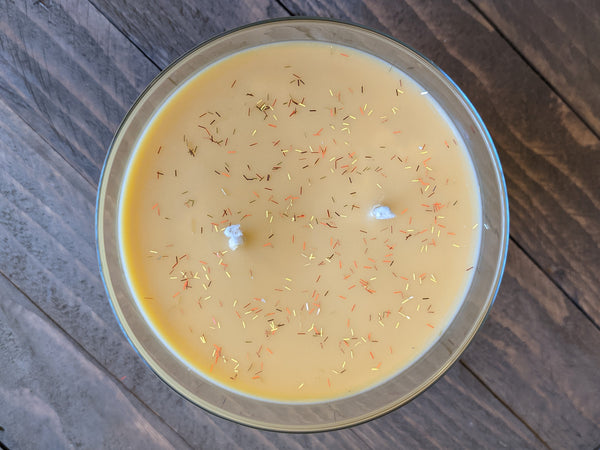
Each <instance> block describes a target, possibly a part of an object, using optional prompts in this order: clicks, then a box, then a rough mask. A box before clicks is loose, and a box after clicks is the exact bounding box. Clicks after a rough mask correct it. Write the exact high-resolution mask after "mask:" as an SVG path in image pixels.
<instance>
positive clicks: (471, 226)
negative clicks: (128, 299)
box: [119, 41, 481, 402]
mask: <svg viewBox="0 0 600 450" xmlns="http://www.w3.org/2000/svg"><path fill="white" fill-rule="evenodd" d="M480 222H481V205H480V198H479V187H478V184H477V180H476V177H475V174H474V169H473V166H472V163H471V161H470V159H469V157H468V154H467V151H466V148H465V144H464V142H463V140H462V139H461V137H460V134H459V133H458V132H457V130H456V129H455V128H454V126H453V124H452V121H451V120H450V119H449V118H448V117H447V115H446V114H445V113H444V112H443V111H442V109H441V108H440V107H439V106H438V104H437V103H436V101H435V100H434V99H432V98H431V96H430V95H429V93H428V92H427V91H426V90H424V89H423V88H422V87H421V86H420V85H419V84H418V83H417V82H416V81H414V80H413V79H411V78H410V77H409V76H408V75H407V74H406V73H403V72H401V71H400V70H398V69H397V68H395V67H392V66H390V65H389V64H388V63H386V62H384V61H383V60H380V59H377V58H376V57H374V56H371V55H368V54H366V53H363V52H361V51H358V50H355V49H351V48H348V47H344V46H340V45H331V44H326V43H319V42H310V43H307V42H300V41H298V42H293V41H292V42H284V43H277V44H267V45H262V46H257V47H255V48H252V49H249V50H245V51H242V52H239V53H236V54H234V55H232V56H229V57H227V58H225V59H222V60H220V61H218V62H216V63H214V64H212V65H211V66H209V67H207V68H205V69H203V70H202V71H200V72H199V73H197V74H196V75H194V76H193V77H192V78H191V79H189V80H188V81H187V82H185V84H183V85H182V86H181V87H180V88H179V89H178V90H177V91H176V92H175V93H174V94H173V95H171V96H170V97H169V98H168V99H167V100H166V101H165V102H164V104H163V105H162V106H161V108H160V109H159V110H158V111H157V112H156V114H155V115H154V116H153V118H152V119H151V120H150V122H149V124H148V125H147V127H146V129H145V130H144V132H143V134H142V137H141V138H140V139H139V141H138V142H137V144H136V149H135V152H134V155H133V157H132V159H131V161H130V163H129V166H128V169H127V173H126V177H125V182H124V188H123V189H122V192H121V201H120V213H119V233H120V238H121V239H120V240H121V256H122V260H123V265H124V267H125V272H126V275H127V279H128V282H129V284H130V288H131V290H132V292H133V293H134V295H135V298H136V302H137V304H138V306H139V308H140V309H141V310H142V312H143V314H144V316H145V318H146V320H147V322H148V323H149V324H151V326H152V327H153V329H154V332H155V334H156V335H157V336H159V337H160V339H161V340H162V341H163V343H164V345H165V346H167V347H168V348H169V349H170V351H171V352H173V354H175V355H177V357H178V358H180V359H181V360H182V361H184V362H185V363H186V364H187V365H188V366H189V368H190V369H191V370H194V371H197V372H198V373H200V374H201V375H202V376H204V377H205V378H207V379H209V380H211V382H213V383H216V384H219V385H221V386H222V387H224V388H226V389H229V390H233V391H236V392H238V393H242V394H244V395H246V396H252V397H257V398H260V399H266V400H271V401H280V402H316V401H324V400H328V399H333V398H340V397H344V396H348V395H351V394H354V393H357V392H362V391H364V390H366V389H369V388H370V387H373V386H375V385H378V384H380V383H382V382H383V381H385V380H387V379H389V378H390V377H392V376H394V375H395V374H397V373H398V372H400V371H402V370H403V369H405V368H406V367H408V366H409V365H410V364H411V363H412V362H414V361H415V360H416V359H417V358H418V357H419V356H420V355H422V354H423V353H424V352H425V351H426V350H427V349H428V348H429V347H431V346H432V344H433V343H434V342H435V341H436V340H437V338H438V337H439V336H440V335H441V333H442V332H443V331H444V330H445V329H446V328H447V327H448V325H449V323H450V322H451V320H452V318H453V317H454V315H455V314H456V312H457V310H458V308H459V307H460V305H461V303H462V300H463V298H464V295H465V292H466V290H467V289H468V287H469V285H470V283H471V279H472V274H473V272H474V271H473V265H474V264H475V261H476V259H477V256H478V252H479V245H480V239H481V235H480V227H479V223H480Z"/></svg>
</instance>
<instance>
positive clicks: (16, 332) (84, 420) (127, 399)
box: [0, 276, 187, 449]
mask: <svg viewBox="0 0 600 450" xmlns="http://www.w3.org/2000/svg"><path fill="white" fill-rule="evenodd" d="M0 290H2V293H3V296H4V298H3V302H2V303H0V365H1V366H2V371H0V404H1V405H2V408H0V424H2V427H3V428H4V432H2V433H0V440H1V441H2V442H4V444H5V445H6V446H8V447H9V448H22V449H26V448H56V449H58V448H68V447H87V448H91V447H95V448H121V447H122V445H123V443H125V442H130V440H131V436H136V445H140V446H142V447H145V448H157V449H158V448H164V449H169V448H187V444H186V443H185V442H184V441H183V439H182V438H181V437H180V436H179V435H178V434H177V433H176V432H175V431H173V430H172V429H170V428H169V427H168V426H166V425H165V424H164V423H163V422H162V420H161V419H160V418H159V417H158V416H156V415H155V414H153V413H152V411H150V410H149V409H148V408H146V407H144V406H143V405H142V404H141V403H140V402H139V400H138V399H136V398H135V396H134V395H132V394H131V392H129V391H128V390H127V389H125V388H124V387H123V386H122V385H121V384H120V383H118V382H117V381H116V380H114V379H112V378H111V377H107V376H106V373H105V371H104V369H103V368H102V367H98V365H97V364H95V363H94V362H93V361H92V360H90V359H89V358H86V355H85V353H84V352H82V351H81V349H80V348H79V346H78V345H77V343H74V342H73V341H72V340H71V339H69V338H68V337H67V336H66V335H65V334H64V333H63V332H62V331H61V330H60V329H59V328H58V327H56V326H55V325H54V324H53V323H52V322H50V321H48V319H47V318H46V317H45V315H44V314H43V312H41V311H40V310H39V309H37V308H36V307H35V306H34V305H33V304H32V303H31V302H30V301H29V299H27V298H26V297H25V296H24V295H23V294H22V293H21V292H19V291H18V290H17V289H16V288H15V287H14V286H13V285H12V284H11V283H10V282H9V281H8V280H7V279H6V278H5V277H4V276H0ZM32 379H35V380H36V382H35V383H31V382H28V383H24V380H32Z"/></svg>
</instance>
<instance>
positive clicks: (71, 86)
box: [0, 0, 158, 183]
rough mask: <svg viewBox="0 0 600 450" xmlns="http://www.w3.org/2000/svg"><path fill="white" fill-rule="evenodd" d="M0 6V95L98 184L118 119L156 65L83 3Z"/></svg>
mask: <svg viewBox="0 0 600 450" xmlns="http://www.w3.org/2000/svg"><path fill="white" fill-rule="evenodd" d="M46 4H47V5H46ZM0 11H1V14H0V49H1V50H2V51H0V94H1V95H2V98H3V99H4V100H5V101H6V102H7V103H8V104H9V106H10V107H11V108H12V109H13V110H14V111H15V112H16V113H17V114H18V115H19V116H20V117H22V118H23V120H25V122H26V123H27V124H29V126H31V127H32V128H33V129H34V130H36V132H37V133H38V134H40V136H42V138H43V139H44V140H46V141H47V142H48V143H49V144H51V145H52V146H53V147H54V148H55V149H56V151H58V152H60V154H61V156H62V157H63V158H65V159H66V160H67V161H69V163H70V164H71V165H73V166H74V167H75V168H77V170H78V171H79V172H80V173H81V174H83V175H84V176H85V178H86V179H87V180H88V181H90V182H93V183H96V182H97V181H98V178H99V174H100V169H101V167H102V164H103V162H104V157H105V155H106V149H107V148H108V145H109V143H110V141H111V139H112V136H113V133H114V131H115V129H116V127H117V125H118V124H119V122H120V121H121V119H122V118H123V116H124V115H125V113H126V112H127V110H128V109H129V107H130V106H131V104H132V103H133V101H134V100H135V98H136V97H137V95H138V94H139V93H140V92H141V91H142V89H143V88H144V87H145V86H146V84H147V83H149V82H150V81H151V80H152V78H153V77H154V76H155V75H156V74H157V73H158V69H157V68H156V67H155V66H154V65H153V64H152V63H151V62H150V61H148V60H147V59H146V58H145V57H144V56H143V55H142V54H141V53H140V52H139V51H138V50H137V49H136V48H134V47H133V46H132V45H131V43H130V42H128V41H127V40H125V39H123V35H122V34H121V33H120V32H119V31H118V30H116V29H115V28H114V27H113V26H112V25H111V24H110V23H109V22H108V21H107V20H106V19H105V18H104V17H103V16H102V15H101V14H99V13H98V12H97V11H96V10H95V9H94V8H93V7H91V6H90V5H89V4H87V3H85V2H80V1H78V0H65V1H60V2H59V1H53V2H45V3H44V2H30V1H27V2H24V1H19V0H17V1H11V0H0Z"/></svg>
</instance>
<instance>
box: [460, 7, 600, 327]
mask: <svg viewBox="0 0 600 450" xmlns="http://www.w3.org/2000/svg"><path fill="white" fill-rule="evenodd" d="M466 1H467V2H468V3H469V4H470V5H471V6H472V7H473V8H474V9H475V11H477V13H478V14H480V15H481V17H483V18H484V19H485V21H486V22H487V23H488V24H490V26H491V27H492V28H493V29H494V32H496V33H497V34H498V36H500V37H501V38H502V39H503V40H504V41H505V42H506V43H507V44H508V46H509V47H510V48H511V49H512V50H513V51H514V52H515V53H516V54H517V55H518V56H519V58H521V60H522V61H523V62H524V63H525V64H526V65H527V67H529V69H531V71H532V72H533V73H535V74H536V75H537V76H538V77H539V78H540V80H542V81H543V82H544V84H545V85H546V86H548V88H549V89H550V91H552V93H554V95H556V96H557V97H558V98H559V99H560V100H561V101H562V102H563V103H564V104H565V105H566V106H567V107H568V108H569V110H570V111H571V112H572V113H573V114H575V117H577V118H578V119H579V120H580V121H581V123H582V124H584V125H585V127H586V128H587V129H588V130H589V131H590V132H591V133H592V134H593V135H594V136H595V137H596V138H597V139H598V140H600V134H598V133H597V132H596V130H594V128H593V127H592V126H591V125H590V124H589V123H588V121H587V120H586V119H585V117H583V116H582V115H581V114H579V112H578V111H577V110H576V109H575V108H573V106H572V105H571V103H569V101H568V100H567V99H566V98H565V97H564V96H563V95H562V94H561V92H560V91H559V90H558V89H557V88H556V87H555V86H554V85H553V84H552V83H550V81H548V79H547V78H546V77H545V76H544V75H543V74H542V73H541V72H540V71H539V70H538V69H537V68H536V67H535V66H534V65H533V64H532V63H531V62H530V61H529V59H527V57H526V56H525V55H524V54H523V53H522V52H521V51H520V50H519V48H518V47H517V46H516V45H515V44H513V42H512V41H511V40H510V39H509V38H508V36H506V34H504V33H503V32H502V31H501V30H500V28H499V27H498V26H497V25H496V24H495V23H494V21H493V20H492V19H491V18H490V17H489V16H488V15H487V14H485V12H483V10H482V9H481V8H480V7H479V6H478V5H477V4H476V3H475V2H474V1H473V0H466ZM528 256H529V255H528ZM544 273H546V272H544ZM561 291H562V289H561ZM563 292H564V291H563ZM567 297H568V298H569V299H571V298H570V297H569V296H567ZM571 300H572V299H571ZM573 303H575V302H573ZM576 305H577V304H576ZM580 309H581V308H580ZM584 314H585V313H584ZM586 317H588V318H589V316H587V314H586ZM592 322H593V321H592ZM595 325H596V327H598V326H599V325H597V324H595Z"/></svg>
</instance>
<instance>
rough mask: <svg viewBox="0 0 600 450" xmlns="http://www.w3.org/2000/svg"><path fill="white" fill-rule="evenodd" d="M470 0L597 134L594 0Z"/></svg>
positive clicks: (598, 10)
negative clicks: (509, 0)
mask: <svg viewBox="0 0 600 450" xmlns="http://www.w3.org/2000/svg"><path fill="white" fill-rule="evenodd" d="M471 1H472V3H474V4H475V5H477V7H478V8H479V9H480V10H481V11H482V12H483V13H484V14H485V16H486V17H487V19H488V20H490V21H491V22H492V23H493V24H494V26H496V27H497V28H498V30H499V31H500V32H501V33H502V34H503V35H504V36H505V37H506V38H507V39H508V41H509V42H510V43H511V44H512V45H514V46H515V48H516V49H517V50H518V51H519V52H520V53H521V54H523V56H524V57H525V58H526V59H527V61H528V62H529V63H530V64H531V65H532V66H533V67H535V69H536V70H537V71H538V72H539V73H540V74H541V75H542V76H543V77H544V78H545V79H546V80H547V81H548V83H550V84H551V85H552V87H553V88H554V89H555V90H556V91H557V92H558V93H559V94H560V95H561V96H562V97H563V98H564V99H565V101H566V102H567V103H568V104H569V106H571V108H573V109H574V110H575V111H576V112H577V113H578V114H579V115H580V116H581V117H582V118H583V119H584V120H585V122H586V123H587V124H588V125H589V127H590V128H592V129H593V130H594V131H595V133H596V135H600V3H599V2H597V1H594V0H587V1H579V0H577V1H573V0H569V1H565V0H543V1H541V0H536V1H511V2H503V1H494V0H471Z"/></svg>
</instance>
